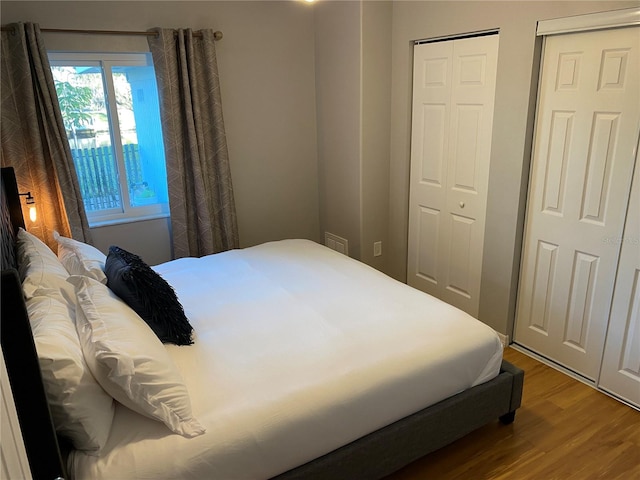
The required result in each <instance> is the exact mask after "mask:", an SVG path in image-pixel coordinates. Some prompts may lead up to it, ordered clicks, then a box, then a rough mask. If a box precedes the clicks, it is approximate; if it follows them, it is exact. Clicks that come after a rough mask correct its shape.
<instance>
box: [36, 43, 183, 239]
mask: <svg viewBox="0 0 640 480" xmlns="http://www.w3.org/2000/svg"><path fill="white" fill-rule="evenodd" d="M47 56H48V58H49V64H50V66H51V67H83V66H86V67H100V68H101V70H102V83H103V92H104V96H105V110H106V114H107V118H108V123H109V135H110V137H111V146H112V149H113V156H114V158H115V163H116V169H117V172H118V185H119V186H120V196H121V204H122V205H121V208H110V209H104V210H100V211H86V210H85V213H86V215H87V220H88V222H89V226H90V227H100V226H105V225H115V224H120V223H130V222H138V221H144V220H152V219H156V218H166V217H169V216H170V214H169V204H168V202H167V203H155V204H151V205H141V206H131V201H130V195H129V187H128V185H127V175H126V168H125V160H124V152H123V148H122V135H121V132H120V122H119V119H118V110H117V104H116V94H115V87H114V82H113V69H114V68H117V67H129V66H145V67H148V66H151V67H153V60H152V58H151V53H149V52H120V53H100V52H67V51H49V52H47ZM67 141H68V139H67ZM162 148H164V145H162ZM74 167H75V165H74Z"/></svg>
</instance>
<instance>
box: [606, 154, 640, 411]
mask: <svg viewBox="0 0 640 480" xmlns="http://www.w3.org/2000/svg"><path fill="white" fill-rule="evenodd" d="M636 163H637V157H636ZM611 243H612V245H615V244H618V243H622V250H621V251H620V264H619V266H618V275H617V277H616V287H615V291H614V294H613V305H612V307H611V317H610V318H609V330H608V332H607V341H606V343H605V349H604V357H603V360H602V370H601V371H600V382H599V383H600V387H601V388H602V389H604V390H607V391H609V392H610V393H613V394H615V395H617V396H619V397H621V398H623V399H624V400H626V401H627V402H629V403H632V404H634V405H636V406H637V407H638V408H640V165H638V164H636V169H635V175H634V178H633V185H632V187H631V199H630V201H629V212H628V214H627V222H626V225H625V227H624V233H623V236H622V237H621V238H613V239H611Z"/></svg>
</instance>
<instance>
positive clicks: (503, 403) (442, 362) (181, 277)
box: [1, 168, 523, 480]
mask: <svg viewBox="0 0 640 480" xmlns="http://www.w3.org/2000/svg"><path fill="white" fill-rule="evenodd" d="M2 178H3V188H2V190H3V195H2V197H3V207H2V217H3V222H2V223H3V231H2V235H3V272H2V290H1V293H2V304H1V305H2V324H1V325H2V350H3V354H4V356H5V363H6V365H7V371H8V376H9V380H10V383H11V386H12V390H13V395H14V398H15V401H16V408H17V410H18V418H19V421H20V425H21V429H22V433H23V438H24V441H25V446H26V450H27V456H28V459H29V463H30V466H31V469H32V473H33V476H34V478H43V479H44V478H46V479H54V478H57V477H60V478H71V479H74V478H75V479H83V478H91V479H97V478H123V479H124V478H185V479H186V478H212V479H213V478H220V479H224V480H227V479H249V478H250V479H261V478H265V479H267V478H277V479H298V478H299V479H310V478H318V479H326V478H358V479H374V478H382V477H384V476H386V475H388V474H390V473H392V472H394V471H396V470H398V469H399V468H401V467H403V466H405V465H407V464H408V463H411V462H412V461H414V460H416V459H417V458H419V457H421V456H423V455H425V454H427V453H430V452H432V451H434V450H436V449H438V448H440V447H442V446H444V445H447V444H449V443H451V442H453V441H455V440H456V439H458V438H460V437H462V436H464V435H466V434H467V433H469V432H471V431H473V430H475V429H476V428H478V427H480V426H482V425H485V424H486V423H488V422H491V421H498V419H499V420H500V421H501V422H502V423H505V424H508V423H511V422H513V420H514V417H515V411H516V409H517V408H518V407H519V406H520V401H521V395H522V386H523V372H522V371H521V370H520V369H518V368H517V367H515V366H513V365H511V364H509V363H508V362H506V361H504V360H502V346H501V344H500V341H499V339H498V337H497V335H496V334H495V332H493V331H492V330H491V329H490V328H489V327H487V326H486V325H484V324H482V323H481V322H478V321H476V320H474V319H472V318H471V317H469V316H467V315H466V314H464V313H462V312H460V311H459V310H457V309H455V308H453V307H451V306H449V305H447V304H445V303H443V302H440V301H439V300H437V299H434V298H433V297H430V296H428V295H426V294H423V293H421V292H418V291H416V290H414V289H412V288H410V287H407V286H406V285H404V284H402V283H399V282H396V281H394V280H392V279H390V278H389V277H386V276H385V275H383V274H381V273H380V272H377V271H376V270H374V269H372V268H370V267H368V266H366V265H364V264H362V263H360V262H357V261H355V260H353V259H350V258H348V257H345V256H343V255H340V254H338V253H336V252H334V251H332V250H329V249H327V248H326V247H323V246H321V245H318V244H316V243H314V242H311V241H306V240H283V241H278V242H269V243H266V244H264V245H259V246H256V247H251V248H247V249H239V250H232V251H229V252H224V253H221V254H216V255H210V256H207V257H203V258H201V259H195V258H184V259H178V260H174V261H171V262H167V263H165V264H162V265H158V266H154V267H153V268H152V270H153V272H154V273H155V274H159V276H160V277H161V278H162V279H163V280H165V281H166V282H168V284H169V285H170V286H171V288H172V290H173V291H175V294H176V298H177V299H179V303H180V306H181V307H182V308H183V309H184V313H185V317H186V318H187V319H188V321H189V324H190V326H191V327H192V328H193V332H192V334H191V335H192V337H191V338H192V341H193V343H192V344H190V345H174V344H171V343H166V342H165V343H161V342H160V341H159V340H158V339H159V338H161V335H160V334H158V332H157V331H156V330H154V328H155V327H154V326H153V325H151V324H150V325H151V328H149V327H148V326H147V325H146V324H145V322H143V321H142V320H140V317H138V316H137V315H136V314H135V312H134V311H133V310H132V309H130V308H129V306H127V304H126V303H125V302H122V301H121V300H120V299H119V297H118V296H117V295H115V294H114V291H112V290H115V288H116V283H115V282H112V279H113V277H110V278H109V285H113V286H112V287H107V286H106V285H105V284H102V283H100V281H99V280H98V279H93V278H89V277H90V276H91V275H88V276H84V275H79V274H73V275H69V278H68V279H67V283H68V285H66V286H65V285H63V286H62V287H61V288H62V290H64V295H68V296H69V297H70V298H71V297H75V302H76V304H74V308H75V317H74V322H75V325H76V328H77V335H78V337H79V338H80V344H81V345H82V349H83V358H85V360H86V362H87V364H88V365H89V367H90V370H91V373H93V374H94V375H93V377H95V379H98V380H99V383H100V386H102V387H104V390H105V391H106V392H108V394H105V392H104V391H102V389H100V392H101V393H100V392H94V393H96V395H97V394H98V393H99V394H100V395H101V396H100V399H101V400H99V401H107V402H109V405H110V406H109V407H108V408H107V407H104V408H101V409H100V410H99V411H98V413H97V414H96V415H97V417H101V416H105V417H108V418H107V419H106V420H105V422H106V425H107V427H106V430H105V429H103V430H104V432H106V433H104V434H103V435H102V436H103V438H104V440H103V441H102V442H98V443H100V445H99V447H96V448H97V450H87V449H85V448H76V446H77V445H78V443H77V442H69V440H68V438H69V435H68V432H66V431H65V430H64V428H62V429H61V425H60V420H59V409H60V405H59V404H58V403H57V402H56V401H54V400H52V393H51V388H52V386H51V379H50V372H49V371H48V368H49V366H48V365H47V364H46V363H43V359H42V357H43V354H42V351H41V347H40V346H41V344H42V335H43V333H42V332H43V331H46V328H54V327H44V325H47V322H49V321H52V322H53V320H50V319H52V318H54V317H52V316H51V315H49V316H48V317H47V316H46V315H40V310H39V308H40V307H35V306H34V298H39V301H40V302H49V300H50V299H49V297H51V298H58V293H56V292H52V293H49V290H44V291H43V292H44V294H42V295H40V296H38V294H37V293H36V294H34V293H33V291H32V290H30V288H31V287H30V286H29V285H28V284H27V285H26V286H25V283H24V282H23V277H24V271H23V270H24V267H23V266H21V265H17V263H19V258H18V257H19V256H20V255H16V250H15V247H14V245H15V243H16V237H19V238H23V237H24V236H25V232H24V230H20V228H21V227H24V223H23V220H22V216H21V211H20V205H19V200H18V196H17V189H16V186H15V176H14V174H13V171H12V170H11V169H4V168H3V169H2ZM20 236H21V237H20ZM67 240H68V239H66V240H65V239H62V240H61V241H63V242H64V241H67ZM21 241H24V240H21ZM61 245H64V243H61ZM79 248H84V247H79ZM87 248H89V247H87ZM109 255H110V256H111V255H112V252H110V254H109ZM111 264H113V262H112V263H111ZM16 267H18V268H19V269H20V274H19V273H18V271H17V270H16ZM69 270H71V269H69ZM76 273H77V272H76ZM98 273H101V272H98ZM69 292H70V293H69ZM41 293H42V292H41ZM45 296H47V298H46V299H45V298H44V297H45ZM122 298H124V297H122ZM25 299H26V301H25ZM203 299H207V300H206V302H205V301H203ZM51 302H53V300H51ZM38 305H40V304H38ZM47 305H49V303H47ZM111 308H112V309H113V310H109V309H111ZM107 310H108V311H109V312H110V313H109V315H111V317H107V315H108V314H107V313H105V312H106V311H107ZM52 311H53V310H52ZM54 313H55V311H54ZM39 317H43V318H39ZM129 317H131V318H133V317H136V318H137V320H128V319H129ZM96 318H98V320H100V319H105V318H108V322H106V323H108V324H109V325H112V324H113V325H120V323H118V322H121V325H122V331H125V330H126V329H127V328H128V326H129V325H131V324H132V323H135V324H136V325H138V324H139V325H140V327H139V328H140V330H136V333H135V334H133V333H129V332H128V331H127V333H126V335H125V336H126V338H123V339H121V343H118V342H117V341H116V340H114V339H113V338H112V337H108V342H107V341H104V342H103V343H99V342H98V341H97V340H96V335H98V334H97V333H96V332H98V328H97V327H96V325H97V323H95V322H96V321H98V320H96ZM100 321H101V320H100ZM92 322H94V323H92ZM127 322H129V323H127ZM100 325H103V324H102V323H100ZM114 328H115V327H114ZM136 328H138V327H136ZM145 328H146V329H147V330H144V329H145ZM43 329H45V330H43ZM119 331H120V330H118V332H119ZM87 332H88V333H87ZM118 332H116V331H115V330H114V331H112V332H110V333H109V335H115V336H117V335H119V333H118ZM145 332H146V333H145ZM154 333H156V334H157V336H156V335H154ZM74 335H75V332H74ZM91 335H93V337H92V336H91ZM123 335H124V334H123ZM34 338H35V341H34ZM134 338H135V342H134V341H132V340H131V339H134ZM129 340H131V342H130V343H133V344H134V347H132V348H133V351H132V353H131V356H133V357H135V358H134V360H135V359H136V358H137V357H136V355H138V356H139V355H142V354H141V353H140V351H143V352H145V353H146V352H155V353H153V354H151V353H149V355H150V356H151V357H153V358H152V360H153V361H154V362H155V361H158V362H159V361H160V359H165V357H166V359H167V362H168V363H167V364H166V365H169V367H170V370H171V371H170V372H169V373H164V370H163V373H162V377H161V380H162V382H165V383H162V382H160V383H159V385H160V387H161V388H160V387H158V388H160V389H159V390H157V391H154V395H155V396H154V397H153V399H154V401H155V398H156V397H158V398H159V396H161V395H165V396H166V397H167V398H169V397H170V398H169V399H168V400H166V402H167V403H166V405H169V407H167V406H166V405H165V404H162V408H163V409H165V410H166V408H174V407H175V410H173V411H172V412H173V413H171V414H167V413H166V412H165V411H164V410H163V411H162V412H161V413H159V414H158V413H157V412H156V411H155V410H154V411H151V410H149V409H148V408H150V407H148V405H147V404H145V405H144V406H142V407H141V406H140V405H139V404H133V405H129V403H128V402H130V401H131V400H132V398H130V397H121V396H122V395H123V393H122V389H123V388H125V387H123V385H122V384H121V383H122V382H120V380H121V379H120V380H117V379H115V378H116V377H117V375H119V374H120V373H118V372H120V370H123V368H121V367H118V368H117V369H116V367H110V368H112V369H111V370H110V371H109V375H110V376H109V379H108V380H105V381H106V382H107V383H106V384H105V383H103V382H101V380H102V377H101V376H102V374H103V372H102V371H101V370H100V369H101V368H106V366H107V365H112V364H110V363H108V362H109V361H113V358H114V356H115V357H118V358H120V357H121V356H123V355H125V353H124V352H125V351H127V348H129V347H127V344H126V342H127V341H129ZM92 342H93V343H92ZM107 343H108V345H107ZM183 343H189V342H183ZM36 344H37V345H38V348H36ZM96 345H98V346H99V347H100V348H98V347H96ZM114 345H115V346H114ZM158 345H159V346H160V347H158ZM119 348H122V349H123V351H122V352H121V351H118V349H119ZM157 348H160V349H161V350H157ZM104 349H111V350H110V352H109V355H110V356H109V359H108V360H104V361H103V363H100V361H101V360H100V359H103V357H104V358H106V357H105V354H104ZM154 349H156V350H154ZM39 355H40V357H41V358H40V359H39V357H38V356H39ZM101 355H102V356H101ZM94 357H95V358H94ZM96 359H98V360H96ZM147 360H148V359H145V361H147ZM94 362H95V363H96V364H95V365H94ZM119 365H120V366H121V365H123V364H122V363H121V364H119ZM127 365H128V364H127ZM137 365H138V364H136V366H135V367H131V368H132V369H136V368H138V367H137ZM166 365H165V364H163V367H162V368H165V367H166ZM169 367H167V368H169ZM94 369H96V370H94ZM116 370H118V372H116ZM124 370H126V369H124ZM114 372H115V373H114ZM146 373H147V372H146V371H143V368H142V367H141V369H140V370H135V372H133V373H132V371H130V372H128V373H126V375H128V376H127V377H126V379H127V380H126V382H130V383H131V384H135V385H136V388H141V389H144V388H156V387H157V385H156V384H153V385H151V387H149V386H148V385H147V384H145V383H144V382H143V381H142V380H141V378H142V376H143V375H144V374H146ZM153 373H154V374H155V372H153ZM122 375H125V374H124V373H123V374H122ZM171 375H174V376H172V377H170V376H171ZM106 376H108V375H106V374H105V377H106ZM89 377H91V376H89ZM138 377H140V378H138ZM169 377H170V380H167V378H169ZM123 378H124V377H123ZM156 380H157V378H156V377H154V378H153V381H154V382H155V381H156ZM109 381H113V382H112V383H108V382H109ZM118 382H120V383H118ZM126 382H125V383H126ZM136 382H139V383H140V385H142V386H139V385H138V384H137V383H136ZM116 383H117V385H116ZM166 385H169V387H167V386H166ZM126 388H128V389H129V390H127V391H128V392H129V391H131V390H132V389H133V387H130V385H129V383H127V385H126ZM112 389H116V390H117V391H112ZM118 389H119V390H118ZM167 392H171V393H167ZM103 394H105V395H103ZM119 395H120V396H119ZM54 396H55V395H54ZM111 397H114V398H117V399H118V400H119V401H115V400H113V399H112V398H111ZM105 398H106V399H107V400H104V399H105ZM145 398H146V397H145ZM150 398H151V397H150ZM163 398H164V397H163ZM163 401H164V400H163ZM149 402H150V401H149ZM149 402H148V403H149ZM172 402H174V403H172ZM96 403H99V402H98V401H96ZM105 405H106V404H105ZM111 405H112V406H111ZM125 405H127V406H125ZM111 408H112V410H113V414H112V415H107V414H106V413H105V412H107V411H111V410H109V409H111ZM139 408H142V411H138V409H139ZM176 412H177V413H176ZM167 415H169V416H170V415H174V417H175V418H177V419H178V420H175V418H174V417H170V418H169V419H167V418H166V417H167ZM97 417H96V421H98V419H97ZM174 422H177V423H174ZM61 432H62V433H61ZM99 436H100V435H97V436H96V438H97V437H99ZM72 438H75V437H72ZM74 445H76V446H74ZM92 448H93V447H92Z"/></svg>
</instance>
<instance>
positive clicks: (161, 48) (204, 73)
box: [149, 29, 239, 258]
mask: <svg viewBox="0 0 640 480" xmlns="http://www.w3.org/2000/svg"><path fill="white" fill-rule="evenodd" d="M154 31H156V32H157V34H158V35H157V36H150V37H149V47H150V49H151V54H152V56H153V63H154V68H155V71H156V76H157V79H158V91H159V95H160V113H161V117H162V132H163V136H164V146H165V155H166V162H167V179H168V188H169V209H170V212H171V230H172V236H173V251H174V256H175V257H176V258H179V257H184V256H202V255H208V254H211V253H216V252H221V251H224V250H229V249H232V248H237V247H238V243H239V242H238V226H237V221H236V211H235V204H234V199H233V188H232V186H231V171H230V165H229V154H228V151H227V141H226V137H225V130H224V122H223V119H222V103H221V98H220V83H219V78H218V66H217V61H216V48H215V39H214V34H213V30H201V31H199V32H193V31H192V30H191V29H186V30H182V29H181V30H172V29H155V30H154Z"/></svg>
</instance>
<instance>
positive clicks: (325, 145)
mask: <svg viewBox="0 0 640 480" xmlns="http://www.w3.org/2000/svg"><path fill="white" fill-rule="evenodd" d="M314 9H315V25H314V26H315V42H316V48H315V62H316V78H315V82H316V105H317V107H316V108H317V114H318V119H317V125H318V174H319V178H318V180H319V194H320V197H319V208H320V229H321V232H330V233H333V234H336V235H339V236H341V237H343V238H346V239H347V240H348V241H349V255H350V256H351V257H354V258H360V223H361V215H360V213H361V198H360V188H361V178H360V175H361V167H360V48H361V34H360V3H359V2H324V3H323V2H320V3H318V4H317V5H314ZM323 235H324V233H323Z"/></svg>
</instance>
